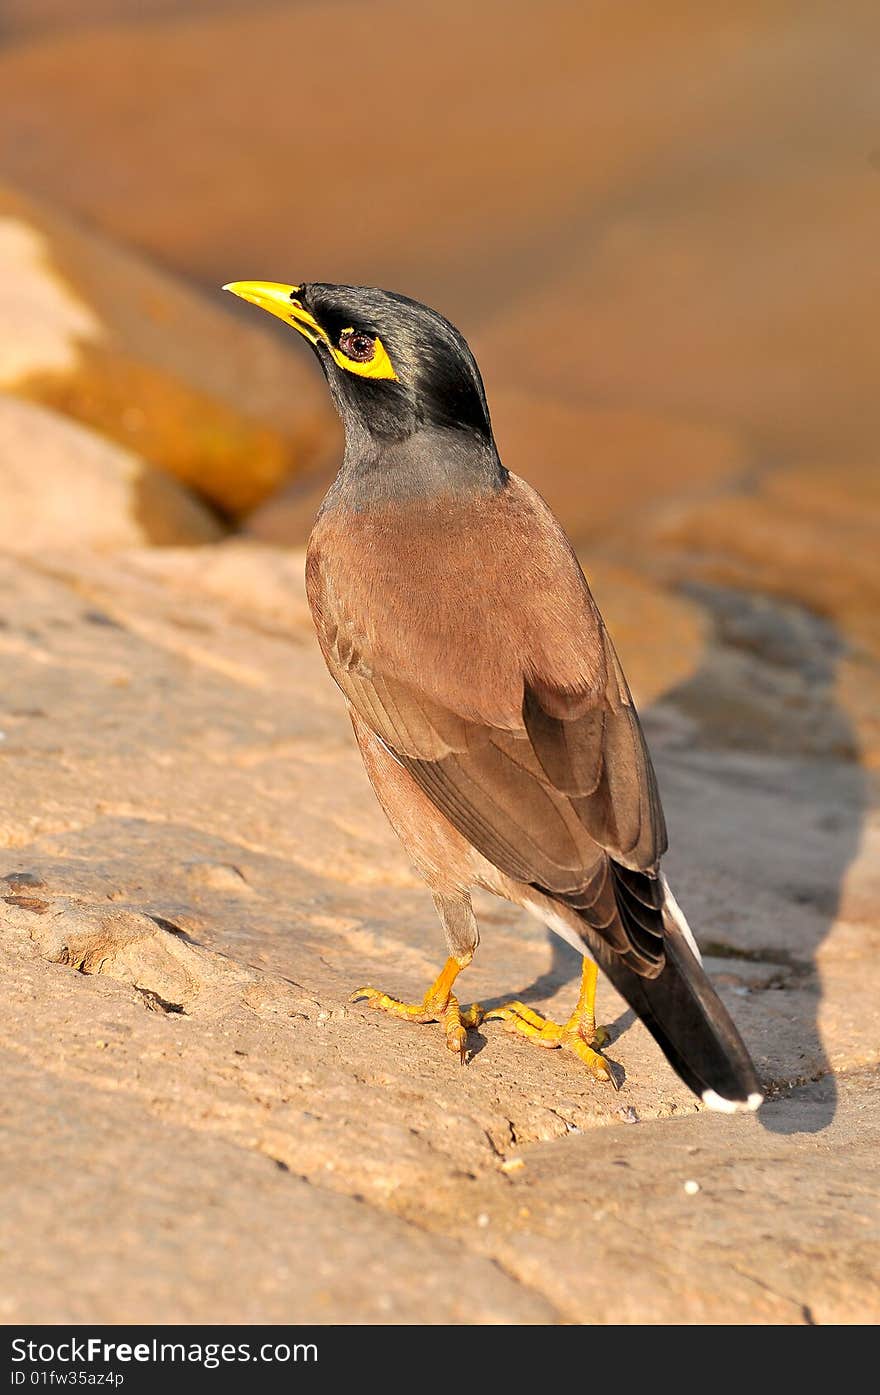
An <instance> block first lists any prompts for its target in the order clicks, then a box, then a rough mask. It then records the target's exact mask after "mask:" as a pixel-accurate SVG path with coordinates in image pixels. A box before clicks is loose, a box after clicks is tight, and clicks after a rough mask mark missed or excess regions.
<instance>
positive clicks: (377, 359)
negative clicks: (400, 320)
mask: <svg viewBox="0 0 880 1395" xmlns="http://www.w3.org/2000/svg"><path fill="white" fill-rule="evenodd" d="M223 289H224V291H231V292H232V294H233V295H237V296H240V297H241V299H242V300H249V301H250V302H251V304H252V305H259V307H260V309H261V310H267V311H268V312H269V314H270V315H275V316H277V318H278V319H279V320H284V321H285V322H286V323H287V324H290V325H293V327H294V329H296V330H298V331H299V333H300V334H301V335H302V336H303V337H304V338H305V339H308V341H309V343H310V344H326V346H327V349H328V350H329V352H330V354H331V355H332V357H333V361H334V363H337V364H338V365H339V367H340V368H344V369H345V371H346V372H347V373H356V374H358V376H359V377H361V378H390V379H391V380H393V381H394V382H397V374H396V373H395V371H394V364H393V363H392V362H391V359H390V358H389V357H388V350H387V349H386V348H385V345H384V344H383V343H382V340H381V339H380V338H379V337H378V335H375V334H369V333H368V332H367V331H366V330H363V331H362V330H356V329H355V328H354V326H350V327H349V328H348V329H344V330H343V331H342V333H341V335H340V336H339V339H340V342H339V343H338V344H333V343H332V342H331V340H330V336H329V334H328V333H327V331H326V330H325V329H323V328H322V326H321V325H319V324H318V321H317V320H316V319H315V317H314V315H312V314H311V313H310V311H308V310H306V309H305V307H304V306H303V305H301V304H300V302H299V300H298V298H297V295H298V292H299V286H285V285H282V284H281V282H280V281H230V282H229V284H228V285H226V286H224V287H223ZM346 342H347V343H348V345H349V347H350V348H351V350H352V352H351V354H349V353H346V351H345V348H344V347H343V344H344V343H346ZM361 349H362V352H360V350H361Z"/></svg>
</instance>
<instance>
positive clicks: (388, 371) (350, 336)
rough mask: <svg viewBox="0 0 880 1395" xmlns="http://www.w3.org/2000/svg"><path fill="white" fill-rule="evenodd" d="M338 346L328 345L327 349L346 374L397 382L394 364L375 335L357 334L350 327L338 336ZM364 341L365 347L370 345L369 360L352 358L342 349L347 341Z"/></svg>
mask: <svg viewBox="0 0 880 1395" xmlns="http://www.w3.org/2000/svg"><path fill="white" fill-rule="evenodd" d="M339 340H340V342H339V346H338V347H337V346H336V345H335V344H329V343H328V348H329V350H330V353H331V354H332V355H333V361H334V363H338V364H339V367H340V368H344V369H345V370H346V372H348V373H357V374H358V375H359V376H360V377H361V378H392V379H393V380H394V381H395V382H396V381H397V374H396V373H395V371H394V364H393V363H392V362H391V359H390V358H389V357H388V350H387V349H386V348H385V345H384V344H383V343H382V340H381V339H380V338H379V336H378V335H375V334H369V335H368V334H358V333H357V332H356V331H355V330H354V329H353V328H352V327H349V328H348V329H344V330H343V331H342V333H341V335H340V336H339ZM357 340H362V341H364V342H365V343H366V344H367V345H372V350H373V352H372V354H371V355H370V357H369V358H352V357H350V356H349V355H348V354H347V353H346V352H345V349H344V348H343V347H342V346H343V345H344V344H346V343H347V342H348V341H351V342H355V341H357Z"/></svg>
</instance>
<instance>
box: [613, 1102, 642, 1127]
mask: <svg viewBox="0 0 880 1395" xmlns="http://www.w3.org/2000/svg"><path fill="white" fill-rule="evenodd" d="M617 1112H618V1114H619V1115H620V1117H621V1119H622V1120H623V1122H624V1123H625V1124H637V1123H638V1122H639V1116H638V1114H637V1113H636V1111H635V1110H634V1109H633V1107H632V1105H631V1104H628V1105H627V1106H626V1109H619V1110H618V1111H617Z"/></svg>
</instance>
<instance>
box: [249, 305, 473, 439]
mask: <svg viewBox="0 0 880 1395" xmlns="http://www.w3.org/2000/svg"><path fill="white" fill-rule="evenodd" d="M223 289H224V290H227V291H231V292H232V293H233V295H237V296H241V298H242V299H243V300H249V301H250V302H251V303H252V304H253V305H259V306H260V308H261V309H262V310H267V311H268V312H269V314H270V315H276V316H277V317H278V319H280V320H284V321H286V323H287V324H290V325H292V326H293V328H294V329H296V330H298V331H299V333H300V334H301V335H302V336H303V337H304V338H305V339H308V341H309V343H310V344H311V345H312V348H313V349H314V350H315V353H316V354H317V356H318V359H319V361H320V363H321V367H322V368H323V370H324V373H325V375H326V377H327V381H328V383H329V386H330V391H331V393H332V395H333V400H334V402H335V403H336V406H337V408H338V410H339V414H340V416H341V417H342V421H343V424H344V426H345V428H346V434H347V435H348V434H349V433H351V434H357V435H360V434H361V433H363V432H366V433H367V434H368V435H370V436H373V437H376V438H379V439H380V440H382V439H384V440H400V439H402V438H404V437H407V436H410V435H413V434H414V433H415V432H417V431H419V430H420V429H422V428H423V427H439V428H441V429H444V430H452V431H462V432H465V433H468V434H471V435H475V436H478V437H482V438H483V439H484V440H486V441H487V442H490V443H491V441H492V428H491V425H490V423H489V410H488V407H487V405H486V394H485V392H484V390H483V381H482V379H481V377H480V370H479V369H478V368H477V365H476V362H475V360H474V356H473V354H472V353H471V351H470V349H469V348H468V346H467V344H466V342H465V340H464V339H463V338H462V336H461V335H460V334H459V332H458V330H457V329H455V328H454V326H453V325H451V324H450V323H449V321H448V320H445V319H444V318H443V316H442V315H438V314H437V311H436V310H431V309H429V307H428V306H427V305H421V304H420V303H419V301H417V300H409V299H408V298H407V297H406V296H403V295H396V294H394V293H393V292H392V291H380V290H376V289H374V288H372V287H368V286H330V285H323V284H319V283H317V282H313V283H312V284H310V285H302V286H285V285H281V284H279V283H277V282H273V281H232V282H230V283H229V285H227V286H224V288H223Z"/></svg>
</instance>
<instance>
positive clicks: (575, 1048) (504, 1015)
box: [483, 1002, 619, 1090]
mask: <svg viewBox="0 0 880 1395" xmlns="http://www.w3.org/2000/svg"><path fill="white" fill-rule="evenodd" d="M483 1018H484V1021H486V1022H492V1021H495V1022H503V1023H504V1027H505V1030H506V1031H508V1032H516V1033H518V1034H519V1035H520V1036H523V1037H525V1038H526V1039H527V1040H528V1041H531V1042H533V1043H534V1045H535V1046H546V1047H549V1048H551V1049H553V1048H555V1047H562V1048H563V1050H565V1051H571V1052H572V1053H573V1055H575V1056H577V1057H578V1058H579V1059H580V1060H581V1061H583V1063H584V1065H585V1066H586V1067H587V1070H588V1071H589V1072H590V1074H591V1075H592V1076H593V1078H594V1079H595V1080H598V1081H600V1082H601V1083H602V1084H603V1085H612V1086H613V1087H614V1089H615V1090H617V1089H619V1086H618V1083H617V1080H616V1079H615V1076H614V1072H613V1071H612V1070H611V1065H610V1062H609V1061H607V1060H606V1058H605V1057H604V1056H603V1055H602V1054H601V1052H600V1051H598V1050H597V1048H598V1047H600V1046H602V1045H604V1043H605V1042H606V1041H607V1040H608V1032H607V1031H606V1029H605V1028H604V1027H597V1026H596V1024H595V1023H594V1022H591V1021H590V1020H589V1019H584V1018H583V1017H581V1016H580V1015H579V1014H578V1013H577V1012H574V1013H573V1014H572V1015H571V1017H570V1018H569V1019H568V1021H567V1022H566V1023H565V1025H564V1026H560V1024H559V1023H558V1022H552V1021H551V1020H550V1018H548V1017H542V1016H541V1014H540V1013H539V1012H535V1010H534V1009H533V1008H530V1007H527V1006H526V1004H525V1003H520V1002H512V1003H505V1004H504V1005H503V1006H502V1007H497V1008H491V1009H490V1010H489V1011H488V1012H486V1013H484V1014H483Z"/></svg>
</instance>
